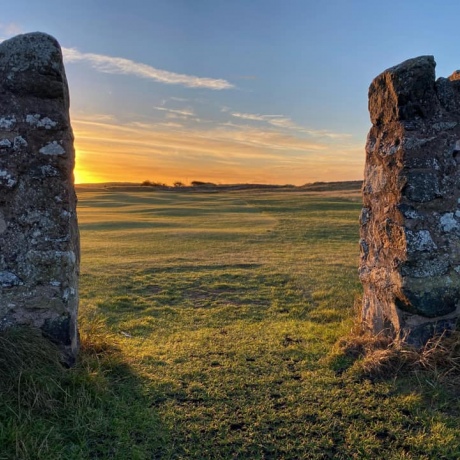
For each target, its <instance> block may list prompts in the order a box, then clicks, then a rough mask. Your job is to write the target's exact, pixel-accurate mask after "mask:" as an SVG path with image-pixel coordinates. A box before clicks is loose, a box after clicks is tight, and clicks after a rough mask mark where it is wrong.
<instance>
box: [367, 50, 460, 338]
mask: <svg viewBox="0 0 460 460" xmlns="http://www.w3.org/2000/svg"><path fill="white" fill-rule="evenodd" d="M435 65H436V64H435V61H434V58H433V57H432V56H421V57H418V58H415V59H410V60H408V61H405V62H403V63H402V64H399V65H397V66H395V67H392V68H390V69H388V70H386V71H384V72H383V73H382V74H380V75H379V76H377V77H376V78H375V79H374V81H373V82H372V84H371V86H370V88H369V112H370V118H371V121H372V125H373V126H372V128H371V129H370V132H369V135H368V139H367V144H366V166H365V174H364V185H363V206H364V207H363V210H362V213H361V218H360V224H361V240H360V244H361V262H360V278H361V281H362V283H363V287H364V297H363V310H362V320H363V323H364V325H365V326H366V327H367V328H369V329H370V330H372V331H373V332H374V333H380V332H382V331H383V332H384V333H386V334H389V335H392V336H397V337H401V338H403V339H404V340H406V341H407V342H408V343H411V344H414V345H421V344H423V343H424V342H426V340H427V339H428V338H429V337H431V336H432V335H433V334H435V333H438V332H441V331H443V330H445V329H451V328H454V327H455V324H456V320H457V318H458V316H459V315H460V79H459V78H460V73H459V72H458V71H457V72H455V73H454V74H453V75H452V76H451V77H449V78H439V79H438V80H435Z"/></svg>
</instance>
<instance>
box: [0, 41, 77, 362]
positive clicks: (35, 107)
mask: <svg viewBox="0 0 460 460" xmlns="http://www.w3.org/2000/svg"><path fill="white" fill-rule="evenodd" d="M74 159H75V151H74V147H73V133H72V128H71V124H70V118H69V92H68V86H67V80H66V75H65V71H64V65H63V62H62V53H61V48H60V46H59V44H58V42H57V41H56V40H55V39H54V38H53V37H50V36H49V35H46V34H43V33H30V34H25V35H19V36H17V37H14V38H12V39H10V40H6V41H4V42H3V43H1V44H0V330H2V329H5V328H8V327H11V326H13V325H26V326H30V327H34V328H39V329H41V331H42V332H43V334H44V335H45V336H46V337H48V338H49V339H50V340H52V341H53V342H55V343H56V344H58V346H59V348H60V350H61V352H62V360H63V362H64V363H66V364H68V365H72V364H73V362H74V361H75V357H76V354H77V351H78V331H77V310H78V270H79V258H80V253H79V234H78V225H77V217H76V195H75V190H74V183H73V168H74Z"/></svg>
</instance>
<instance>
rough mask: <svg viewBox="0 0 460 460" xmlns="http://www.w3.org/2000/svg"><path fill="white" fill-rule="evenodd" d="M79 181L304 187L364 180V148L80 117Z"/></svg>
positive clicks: (247, 130) (240, 130) (275, 133)
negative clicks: (200, 182)
mask: <svg viewBox="0 0 460 460" xmlns="http://www.w3.org/2000/svg"><path fill="white" fill-rule="evenodd" d="M72 124H73V128H74V132H75V138H76V140H75V146H76V150H77V166H76V182H77V183H81V182H109V181H128V182H141V181H142V180H145V179H149V180H155V181H161V182H166V183H173V182H174V181H176V180H181V181H183V182H190V181H192V180H208V181H213V182H221V183H229V182H231V183H235V182H260V183H278V184H279V183H292V184H297V185H300V184H304V183H306V182H313V181H319V180H330V181H332V180H347V179H349V180H351V179H357V178H360V177H361V176H362V170H363V158H364V155H363V153H362V147H361V146H354V145H351V144H345V143H342V144H340V142H343V140H341V141H340V142H338V141H337V140H335V139H333V138H329V139H327V141H324V140H323V141H321V142H320V141H315V140H313V141H312V140H311V139H308V138H306V137H305V136H302V135H297V134H296V133H292V131H291V132H289V131H288V132H282V131H279V130H276V129H273V130H271V129H266V130H264V129H258V128H254V127H249V126H237V125H231V124H223V125H220V126H215V127H213V128H210V129H191V128H186V127H184V126H183V125H182V124H181V123H172V122H166V123H165V122H163V123H141V122H132V123H127V124H118V123H116V122H115V121H114V120H113V119H112V117H110V116H104V115H98V116H96V117H92V116H91V117H76V118H75V119H74V120H73V121H72Z"/></svg>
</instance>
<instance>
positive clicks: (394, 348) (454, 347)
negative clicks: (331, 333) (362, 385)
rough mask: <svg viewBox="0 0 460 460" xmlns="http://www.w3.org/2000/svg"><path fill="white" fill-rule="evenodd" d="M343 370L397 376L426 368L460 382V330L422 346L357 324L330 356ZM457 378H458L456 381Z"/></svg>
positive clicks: (441, 378)
mask: <svg viewBox="0 0 460 460" xmlns="http://www.w3.org/2000/svg"><path fill="white" fill-rule="evenodd" d="M328 361H329V363H330V364H331V365H332V367H333V368H334V369H335V370H336V371H338V372H339V373H340V372H343V371H345V370H346V371H347V372H348V373H349V374H350V375H356V376H361V377H371V378H372V377H380V378H388V377H395V376H397V375H399V374H402V373H405V372H406V373H407V372H412V371H424V372H427V373H431V374H433V375H436V378H437V379H438V380H444V381H445V382H446V383H451V384H452V383H454V382H455V383H458V382H459V381H460V331H450V332H448V333H447V332H445V333H442V334H439V335H436V336H435V337H432V338H431V339H430V340H428V342H427V343H426V344H425V345H424V346H423V347H421V348H415V347H412V346H410V345H408V344H406V343H405V342H404V340H401V339H394V338H389V337H386V336H385V335H383V334H378V335H372V334H370V333H368V332H364V331H361V330H360V329H359V327H355V328H354V329H353V330H352V332H351V333H350V334H349V335H348V336H347V337H344V338H342V339H340V340H339V341H338V342H337V343H336V345H335V346H334V348H333V351H332V352H331V354H330V355H329V357H328ZM453 379H454V380H453Z"/></svg>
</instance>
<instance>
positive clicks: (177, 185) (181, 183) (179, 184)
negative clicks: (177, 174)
mask: <svg viewBox="0 0 460 460" xmlns="http://www.w3.org/2000/svg"><path fill="white" fill-rule="evenodd" d="M174 187H185V184H184V183H183V182H181V181H179V180H178V181H176V182H174Z"/></svg>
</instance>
